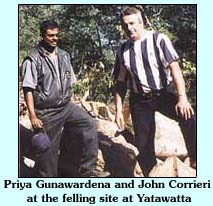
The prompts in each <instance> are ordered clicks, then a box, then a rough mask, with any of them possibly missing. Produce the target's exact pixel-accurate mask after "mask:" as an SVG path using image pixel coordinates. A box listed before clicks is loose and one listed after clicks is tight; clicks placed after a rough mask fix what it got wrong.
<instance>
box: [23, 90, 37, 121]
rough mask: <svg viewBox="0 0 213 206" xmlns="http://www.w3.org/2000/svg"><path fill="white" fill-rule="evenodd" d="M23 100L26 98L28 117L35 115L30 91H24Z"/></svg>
mask: <svg viewBox="0 0 213 206" xmlns="http://www.w3.org/2000/svg"><path fill="white" fill-rule="evenodd" d="M25 100H26V104H27V108H28V110H29V114H30V118H34V117H36V113H35V109H34V99H33V93H32V91H26V92H25Z"/></svg>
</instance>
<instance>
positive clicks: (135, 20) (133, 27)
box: [121, 7, 143, 41]
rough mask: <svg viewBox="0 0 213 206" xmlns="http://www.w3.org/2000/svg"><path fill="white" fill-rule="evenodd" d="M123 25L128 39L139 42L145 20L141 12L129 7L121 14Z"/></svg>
mask: <svg viewBox="0 0 213 206" xmlns="http://www.w3.org/2000/svg"><path fill="white" fill-rule="evenodd" d="M121 24H122V28H123V30H124V31H125V33H126V35H127V36H128V38H130V39H131V40H132V41H136V40H139V39H140V38H141V35H142V31H143V19H142V16H141V12H140V10H138V9H137V8H135V7H128V8H126V9H124V10H123V11H122V12H121Z"/></svg>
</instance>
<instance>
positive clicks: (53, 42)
mask: <svg viewBox="0 0 213 206" xmlns="http://www.w3.org/2000/svg"><path fill="white" fill-rule="evenodd" d="M40 33H41V37H42V40H43V41H44V42H45V43H46V44H47V45H48V46H50V47H53V48H54V47H56V46H57V42H58V33H59V26H58V24H57V22H55V21H54V20H45V21H43V22H42V23H41V25H40Z"/></svg>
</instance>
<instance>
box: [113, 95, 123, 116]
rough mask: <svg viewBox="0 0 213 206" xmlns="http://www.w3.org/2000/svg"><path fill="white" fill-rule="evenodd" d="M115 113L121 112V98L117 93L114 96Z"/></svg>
mask: <svg viewBox="0 0 213 206" xmlns="http://www.w3.org/2000/svg"><path fill="white" fill-rule="evenodd" d="M114 99H115V109H116V112H121V111H122V98H121V96H120V94H119V93H118V92H115V94H114Z"/></svg>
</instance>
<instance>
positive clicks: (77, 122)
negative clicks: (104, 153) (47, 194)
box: [35, 103, 98, 177]
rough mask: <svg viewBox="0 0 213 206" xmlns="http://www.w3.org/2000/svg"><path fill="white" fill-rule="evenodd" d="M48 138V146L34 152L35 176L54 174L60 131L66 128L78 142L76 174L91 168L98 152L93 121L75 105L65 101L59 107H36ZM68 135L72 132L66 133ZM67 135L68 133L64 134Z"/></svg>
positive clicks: (55, 171)
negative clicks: (44, 150)
mask: <svg viewBox="0 0 213 206" xmlns="http://www.w3.org/2000/svg"><path fill="white" fill-rule="evenodd" d="M36 113H37V115H38V118H40V119H41V120H42V121H43V123H44V127H45V130H46V132H47V134H48V136H49V137H50V139H51V146H50V148H49V149H48V150H47V151H46V152H44V153H41V154H39V155H38V158H37V161H36V164H35V177H57V175H58V156H59V147H60V140H61V134H62V130H63V129H66V130H69V131H70V133H72V131H73V134H75V135H77V136H78V138H79V141H81V146H82V147H81V148H82V149H81V160H80V169H79V171H80V174H81V175H82V176H88V175H89V174H90V173H92V171H93V170H94V168H95V166H96V161H97V154H98V136H97V130H96V124H95V122H94V120H93V119H92V118H91V117H90V116H89V115H88V114H87V113H86V112H85V111H84V110H83V109H82V108H80V107H79V106H77V105H75V104H73V103H68V104H67V105H65V106H63V107H60V108H50V109H43V110H36ZM70 136H72V134H70ZM68 138H69V136H68Z"/></svg>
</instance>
